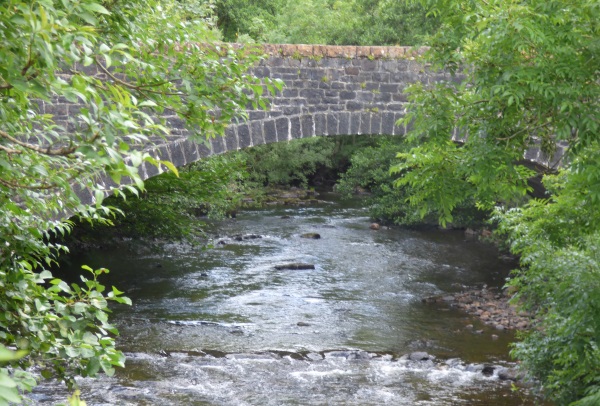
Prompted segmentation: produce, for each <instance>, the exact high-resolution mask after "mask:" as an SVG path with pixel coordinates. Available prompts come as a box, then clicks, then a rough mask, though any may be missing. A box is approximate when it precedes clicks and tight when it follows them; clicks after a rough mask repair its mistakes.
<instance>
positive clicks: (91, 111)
mask: <svg viewBox="0 0 600 406" xmlns="http://www.w3.org/2000/svg"><path fill="white" fill-rule="evenodd" d="M215 39H217V34H216V32H215V30H214V25H213V22H212V19H211V17H210V15H209V14H208V9H207V8H206V7H205V6H204V5H203V2H201V1H195V0H150V1H141V0H133V1H127V2H123V1H118V0H62V1H60V2H56V1H52V0H6V1H3V2H2V3H0V43H1V44H2V45H1V46H0V61H1V63H0V235H1V236H2V241H1V244H0V343H1V344H2V345H3V346H4V347H10V348H13V349H19V350H23V351H26V352H27V353H28V355H27V356H23V353H22V352H19V353H18V356H14V357H9V356H7V357H3V360H6V361H8V362H10V363H11V365H12V366H13V367H14V368H16V369H13V371H15V372H14V373H12V375H11V376H12V379H13V380H16V381H17V384H18V385H19V386H20V388H21V389H26V388H30V387H31V386H32V385H33V382H32V380H31V378H32V377H31V376H28V375H27V374H25V373H24V372H23V370H24V369H25V368H26V367H28V366H31V365H34V364H35V365H36V366H38V367H39V369H40V370H41V371H42V375H44V376H47V375H51V374H55V375H56V376H57V377H58V378H60V379H63V380H65V381H66V382H67V383H69V384H72V383H73V377H74V376H75V375H85V376H88V375H95V374H96V373H97V372H98V371H99V370H103V371H104V372H105V373H108V374H110V373H112V372H113V371H114V369H113V368H114V366H122V365H123V360H124V357H123V355H122V354H121V353H120V352H119V351H117V350H116V349H115V347H114V340H113V334H116V333H117V331H116V330H115V329H114V327H113V326H112V325H110V323H109V322H108V318H107V313H108V308H107V300H112V301H116V302H120V303H128V302H129V300H128V299H127V298H124V297H122V292H120V291H118V290H117V289H116V288H114V287H113V288H112V290H109V291H108V293H106V292H105V287H104V286H102V285H101V284H100V282H99V280H98V278H99V277H100V276H101V275H102V274H103V273H105V272H107V270H105V269H99V270H92V269H90V268H85V272H88V275H87V276H86V277H84V276H82V277H81V279H82V284H81V285H77V284H73V285H68V284H66V283H65V282H64V281H61V280H60V279H57V278H54V277H53V276H52V274H51V272H50V271H49V270H48V268H49V267H50V266H51V265H52V264H53V263H54V262H55V259H56V256H57V255H58V254H59V253H60V252H62V251H65V248H64V247H63V246H61V245H59V244H56V243H53V242H52V241H53V240H52V236H53V235H55V234H57V233H65V232H68V231H69V229H70V224H71V223H70V222H69V221H67V220H66V219H65V218H64V217H65V214H66V213H78V215H79V216H81V217H83V218H85V219H88V220H90V221H103V222H110V217H109V216H110V214H111V210H110V208H109V207H103V206H102V201H103V197H104V196H105V195H106V194H107V193H109V192H112V193H115V194H119V190H120V186H119V185H120V184H121V183H122V180H124V179H130V180H131V182H132V185H135V186H136V187H137V188H142V187H143V182H142V181H141V178H140V176H139V174H138V168H139V166H140V165H141V164H142V163H143V162H149V163H151V164H155V165H162V166H166V167H169V168H171V169H172V170H173V171H174V172H176V170H175V169H174V168H173V166H172V165H171V164H170V163H169V162H165V161H158V160H156V159H154V158H152V157H151V156H150V155H148V154H147V153H144V152H143V148H144V147H145V146H148V145H149V144H151V142H152V140H156V139H161V138H163V137H165V136H167V135H168V134H169V129H168V128H167V127H166V125H165V120H164V119H161V118H160V117H161V115H162V114H163V113H165V112H171V113H175V114H177V115H178V116H179V118H180V119H181V120H184V121H185V123H186V124H187V126H188V128H189V129H190V131H191V133H192V134H194V137H195V139H197V140H202V139H204V137H209V136H215V135H218V134H221V133H222V132H223V130H224V128H225V126H226V125H227V124H228V123H229V122H230V121H231V120H232V119H233V118H234V117H240V116H241V115H242V112H243V109H244V108H245V106H246V104H248V103H255V104H257V103H258V104H262V105H264V101H262V100H261V99H260V97H259V96H260V94H261V93H262V91H263V85H262V84H261V83H260V82H259V81H258V79H256V78H254V77H252V76H251V75H249V74H248V73H247V71H248V68H249V67H250V66H251V65H252V64H253V63H254V62H255V61H256V60H257V59H258V58H259V54H258V53H257V52H255V51H252V50H248V49H233V48H231V47H228V46H224V45H219V44H212V45H210V43H211V42H214V40H215ZM267 88H268V89H269V90H273V89H274V87H273V86H272V85H271V83H267ZM56 100H62V101H65V100H66V101H69V102H71V103H72V105H71V106H70V107H69V111H68V113H67V115H68V117H66V118H65V120H62V118H61V117H59V116H58V115H53V114H49V113H47V111H49V110H46V112H45V111H44V108H45V107H48V106H51V105H52V104H53V103H54V102H55V101H56ZM44 106H45V107H44ZM103 173H105V174H108V176H110V177H111V179H112V180H113V181H114V183H115V185H116V186H114V187H110V189H109V190H107V189H105V188H104V187H102V186H100V185H99V183H98V179H99V176H100V175H101V174H103ZM123 187H125V188H127V189H129V190H130V191H131V192H132V193H137V192H136V188H134V187H133V186H127V185H126V186H123ZM83 188H88V189H90V190H91V191H92V192H93V193H94V195H95V197H96V201H95V204H94V205H85V204H82V202H81V201H80V199H79V197H78V194H77V191H78V190H81V189H83ZM4 347H0V349H2V348H4ZM2 351H4V350H2ZM7 371H8V370H6V369H2V370H1V371H0V380H1V382H2V384H4V383H5V382H6V379H9V380H10V379H11V378H6V379H5V377H6V376H7V374H8V372H7ZM11 382H12V381H11ZM11 385H12V384H11ZM9 389H10V388H9ZM9 392H10V390H7V391H4V390H3V389H2V385H0V403H1V402H2V401H3V399H4V401H6V400H14V398H12V397H11V396H12V395H11V394H10V393H9Z"/></svg>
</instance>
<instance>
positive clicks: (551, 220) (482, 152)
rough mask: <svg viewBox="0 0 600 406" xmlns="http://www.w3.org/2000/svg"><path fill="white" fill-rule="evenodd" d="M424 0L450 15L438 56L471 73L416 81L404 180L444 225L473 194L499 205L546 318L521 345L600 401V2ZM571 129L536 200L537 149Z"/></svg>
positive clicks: (538, 371)
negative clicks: (529, 160) (458, 78)
mask: <svg viewBox="0 0 600 406" xmlns="http://www.w3.org/2000/svg"><path fill="white" fill-rule="evenodd" d="M421 3H422V4H423V5H424V6H426V7H427V8H428V10H430V12H431V13H433V14H435V15H436V16H438V17H439V18H440V19H441V21H442V27H441V29H440V30H439V32H438V33H437V34H436V35H435V36H433V38H432V40H431V45H432V49H431V52H430V53H429V54H428V55H427V58H428V60H429V61H430V62H431V63H432V64H433V65H434V66H437V67H443V68H446V69H452V70H454V71H456V72H457V73H460V74H462V75H464V76H465V80H464V81H463V82H462V83H461V84H457V83H454V82H451V83H439V84H436V85H433V86H426V85H420V84H418V85H415V86H413V87H412V88H411V89H410V93H411V97H410V101H411V109H410V112H409V114H408V115H407V117H406V119H405V122H406V123H409V122H411V123H412V131H411V132H410V133H409V134H408V140H409V142H411V143H413V145H416V146H415V147H413V148H411V149H410V150H409V151H407V152H404V153H401V154H399V155H398V156H399V158H400V160H401V162H400V163H399V164H397V165H395V166H394V172H395V173H397V174H399V175H401V177H400V179H399V180H397V181H396V184H397V185H399V186H410V193H411V194H410V197H409V202H410V204H411V205H413V206H414V207H415V208H418V209H419V210H420V211H421V214H422V215H426V214H427V213H435V214H436V216H437V217H438V219H439V221H440V222H441V223H442V224H444V223H446V222H450V221H452V220H453V213H454V211H455V209H456V208H457V207H458V206H459V205H460V204H463V203H464V202H467V201H469V200H471V199H472V200H473V201H475V203H476V204H477V206H478V207H480V208H483V209H494V208H495V210H496V215H495V220H496V221H497V222H498V224H499V229H500V230H501V232H502V233H504V234H505V235H506V236H507V238H508V241H509V242H510V244H511V249H512V251H513V252H515V253H517V254H520V255H521V258H522V259H521V265H522V266H521V269H520V270H519V271H516V273H515V278H514V279H513V280H512V281H511V284H512V285H513V286H514V289H515V290H516V291H517V292H518V293H517V295H516V300H517V301H518V302H519V303H521V304H522V305H523V306H525V307H526V308H527V309H530V310H531V311H532V312H533V313H534V314H536V315H537V321H538V324H537V326H536V328H535V329H533V330H532V331H531V332H530V333H528V334H526V335H524V337H523V341H522V342H521V343H519V344H517V345H516V346H515V348H514V352H513V353H514V355H515V356H516V357H518V358H519V359H520V360H521V361H522V365H523V367H524V370H525V371H527V372H528V374H529V375H530V376H531V377H532V378H534V379H537V380H539V382H540V383H541V387H542V390H543V393H544V394H546V395H547V396H549V397H550V398H552V399H554V400H556V401H557V402H558V404H569V403H571V402H577V403H575V404H577V405H584V404H586V405H592V404H598V400H599V399H600V368H599V366H600V364H599V360H600V352H599V349H598V348H599V345H600V303H599V301H598V300H599V297H600V296H599V287H600V267H599V262H598V260H599V257H598V253H599V250H600V239H599V234H598V229H599V226H600V210H598V207H599V204H600V144H599V142H600V137H599V133H600V121H599V118H598V117H599V116H598V111H600V105H599V104H600V70H599V69H598V66H600V24H599V21H600V3H598V2H597V1H594V0H569V1H566V0H528V1H521V0H519V1H485V2H484V1H481V2H474V1H448V0H423V1H421ZM455 129H459V130H460V133H461V134H462V136H463V137H464V143H462V144H460V145H459V144H456V143H454V142H452V140H451V137H452V134H453V133H454V131H455ZM561 141H563V142H567V143H568V145H569V149H568V152H567V156H566V157H565V158H564V159H563V160H562V162H561V165H562V166H560V167H558V168H557V169H558V174H556V175H547V176H546V177H545V178H544V184H545V185H546V186H547V187H548V189H549V191H550V192H551V194H550V195H549V197H548V198H547V199H543V200H539V199H533V200H531V201H529V202H528V203H526V202H525V201H524V200H523V198H524V196H525V195H526V193H527V192H528V190H529V186H528V184H527V178H528V177H529V176H531V174H532V172H531V171H530V170H529V169H527V168H526V167H524V166H522V165H519V162H521V161H522V157H523V156H524V153H525V151H526V150H527V149H529V148H532V147H536V146H541V147H542V148H543V150H544V151H545V152H546V153H547V154H548V155H549V156H552V154H553V152H554V151H555V145H556V143H558V142H561ZM524 203H525V204H524ZM523 204H524V205H523ZM511 207H512V208H511Z"/></svg>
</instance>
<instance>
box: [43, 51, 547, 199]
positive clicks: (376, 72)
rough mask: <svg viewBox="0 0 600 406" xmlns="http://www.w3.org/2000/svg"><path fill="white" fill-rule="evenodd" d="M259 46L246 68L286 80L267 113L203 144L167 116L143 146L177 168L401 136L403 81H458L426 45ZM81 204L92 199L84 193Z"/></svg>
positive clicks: (53, 107)
mask: <svg viewBox="0 0 600 406" xmlns="http://www.w3.org/2000/svg"><path fill="white" fill-rule="evenodd" d="M234 46H237V47H241V46H242V45H237V44H235V45H234ZM262 47H263V49H264V52H265V55H266V57H265V59H264V60H262V62H261V63H260V64H259V65H258V66H255V67H254V68H253V69H252V72H251V73H253V74H254V75H256V76H257V77H261V78H266V77H268V78H273V79H275V78H277V79H281V80H283V81H284V83H285V86H284V88H283V90H282V91H281V92H279V93H278V94H277V95H275V96H274V97H271V98H270V109H269V110H268V111H263V110H260V111H259V110H248V111H247V113H248V120H247V121H245V122H234V123H232V124H231V125H230V126H229V127H228V129H227V131H226V134H225V137H224V138H215V139H210V140H207V141H206V143H204V144H196V143H193V142H191V141H190V140H188V139H187V136H188V135H189V133H188V131H187V130H186V129H185V127H184V123H183V121H182V120H180V119H179V118H178V117H176V116H173V117H165V118H166V119H167V122H168V124H169V125H170V130H171V136H170V137H168V138H167V139H166V140H160V144H159V145H155V146H152V147H149V148H148V150H149V152H150V153H151V154H152V155H154V156H156V157H157V158H160V159H167V160H170V161H171V162H172V163H173V164H174V165H175V166H177V167H180V166H183V165H186V164H189V163H192V162H194V161H197V160H199V159H202V158H205V157H207V156H210V155H214V154H221V153H224V152H227V151H232V150H237V149H240V148H247V147H252V146H257V145H261V144H268V143H272V142H283V141H290V140H294V139H300V138H307V137H317V136H330V135H354V134H369V135H403V134H404V133H405V132H406V128H405V127H403V126H398V125H396V123H397V121H398V120H399V119H400V118H402V117H404V115H405V112H406V103H407V97H406V94H405V93H404V90H405V89H406V87H407V86H409V85H411V84H412V83H415V82H421V83H424V84H434V83H436V82H440V81H457V80H458V81H460V80H461V78H457V77H453V76H451V75H450V74H449V73H445V72H432V71H430V70H429V69H427V67H426V66H424V65H423V64H421V63H420V62H418V61H417V56H418V55H419V54H420V53H422V52H424V50H425V49H424V48H420V49H413V48H410V47H380V46H373V47H369V46H366V47H362V46H327V45H275V44H265V45H263V46H262ZM41 107H42V109H43V112H44V113H50V114H54V115H55V119H57V121H61V120H66V119H67V118H68V116H72V113H75V112H76V111H78V109H79V106H77V105H75V104H70V103H68V102H67V101H66V100H56V101H54V102H53V103H52V104H44V103H42V106H41ZM530 154H531V155H532V156H527V157H525V158H527V159H531V160H532V161H536V160H537V161H539V162H540V163H543V161H549V159H548V158H546V157H545V156H542V154H541V153H540V152H539V151H531V153H530ZM533 155H535V156H533ZM547 164H551V162H547ZM141 172H142V173H141V174H142V177H143V178H144V179H147V178H149V177H152V176H155V175H157V174H159V173H160V172H162V170H160V169H157V168H155V167H152V166H151V165H145V166H143V167H142V170H141ZM107 182H108V181H107ZM107 186H108V183H107ZM83 195H85V192H82V196H83ZM88 195H89V193H88ZM85 201H86V202H91V201H93V198H92V197H91V196H87V195H86V197H85Z"/></svg>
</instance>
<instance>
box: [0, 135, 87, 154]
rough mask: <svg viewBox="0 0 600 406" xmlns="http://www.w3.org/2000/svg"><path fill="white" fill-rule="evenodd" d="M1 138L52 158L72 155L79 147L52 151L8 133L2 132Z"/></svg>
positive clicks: (49, 148)
mask: <svg viewBox="0 0 600 406" xmlns="http://www.w3.org/2000/svg"><path fill="white" fill-rule="evenodd" d="M98 135H99V133H96V134H94V136H93V137H92V139H91V140H92V141H93V140H95V139H96V138H97V137H98ZM0 136H1V137H2V138H5V139H7V140H9V141H10V142H13V143H15V144H17V145H19V146H21V147H23V148H27V149H29V150H31V151H35V152H38V153H40V154H44V155H50V156H66V155H70V154H72V153H73V152H75V151H76V150H77V148H78V146H77V145H73V146H71V147H62V148H56V149H52V148H51V147H50V146H48V148H44V147H40V146H39V145H34V144H29V143H27V142H23V141H19V140H18V139H16V138H14V137H11V136H10V135H9V134H8V133H5V132H4V131H2V130H0Z"/></svg>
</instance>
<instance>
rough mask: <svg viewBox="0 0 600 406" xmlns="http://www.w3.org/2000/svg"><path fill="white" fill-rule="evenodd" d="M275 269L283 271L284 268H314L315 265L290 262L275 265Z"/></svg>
mask: <svg viewBox="0 0 600 406" xmlns="http://www.w3.org/2000/svg"><path fill="white" fill-rule="evenodd" d="M275 269H277V270H278V271H283V270H286V269H290V270H302V269H315V266H314V265H313V264H305V263H302V262H292V263H290V264H282V265H275Z"/></svg>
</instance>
